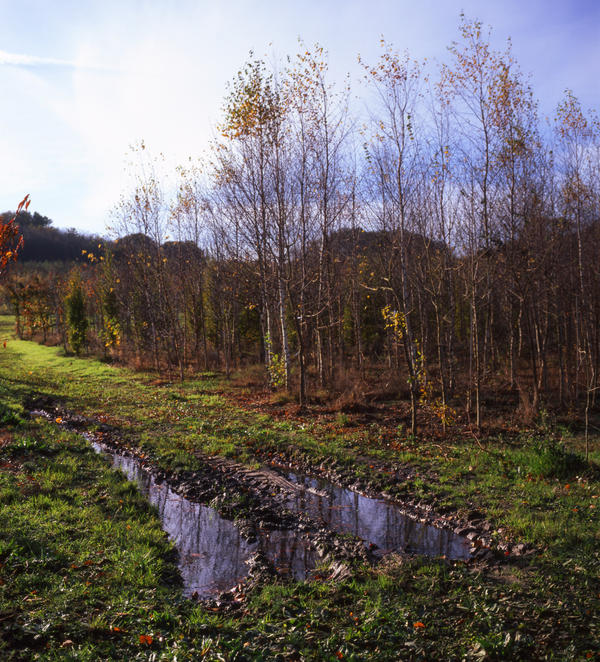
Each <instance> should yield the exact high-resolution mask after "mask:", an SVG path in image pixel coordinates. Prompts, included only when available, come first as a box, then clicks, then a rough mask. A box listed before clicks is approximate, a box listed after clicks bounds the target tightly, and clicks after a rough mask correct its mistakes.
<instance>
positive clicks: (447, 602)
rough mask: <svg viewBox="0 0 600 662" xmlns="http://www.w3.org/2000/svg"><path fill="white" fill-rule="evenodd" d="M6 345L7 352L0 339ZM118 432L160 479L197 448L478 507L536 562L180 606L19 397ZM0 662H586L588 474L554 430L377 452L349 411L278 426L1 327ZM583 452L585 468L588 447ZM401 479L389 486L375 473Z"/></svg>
mask: <svg viewBox="0 0 600 662" xmlns="http://www.w3.org/2000/svg"><path fill="white" fill-rule="evenodd" d="M4 340H6V342H7V344H6V347H3V345H2V343H3V341H4ZM37 396H50V397H53V398H57V399H58V400H59V401H60V402H62V403H63V404H64V406H65V407H67V408H68V409H70V410H72V411H75V412H78V413H81V414H85V415H88V416H93V417H95V418H97V419H99V420H102V421H106V422H110V423H112V424H114V425H117V426H118V427H119V428H120V429H121V431H122V433H123V435H124V437H125V439H128V440H130V441H131V442H132V443H134V444H136V445H138V446H139V445H141V446H142V447H144V448H145V449H147V450H148V452H149V453H151V454H152V456H153V457H154V458H156V462H157V464H160V465H162V466H164V467H165V468H168V469H178V468H181V469H183V468H185V469H193V468H194V467H195V466H196V463H197V462H198V460H197V459H196V458H195V456H194V451H202V452H204V453H209V454H221V455H225V456H227V457H232V458H235V459H237V460H238V461H241V462H244V463H246V464H250V465H252V464H256V463H258V462H259V461H260V458H261V457H264V456H265V455H268V454H269V453H271V454H273V455H276V454H278V453H284V454H285V455H286V456H287V457H298V458H303V459H308V460H309V461H310V462H312V463H314V464H319V463H320V462H322V461H327V462H328V463H332V462H334V463H335V466H337V467H338V468H339V470H340V473H341V474H342V475H345V476H346V477H347V478H348V480H350V479H352V480H354V479H358V480H360V481H363V482H365V483H369V484H371V485H372V486H373V487H377V488H378V489H385V490H387V491H389V492H391V493H393V494H395V495H397V496H406V497H407V498H408V497H410V498H413V499H414V498H417V499H420V500H421V501H423V502H426V503H430V504H433V505H434V506H435V507H436V508H440V509H441V508H443V509H446V510H456V511H457V512H458V513H465V512H468V511H472V510H478V511H480V512H481V513H483V515H484V516H485V517H486V518H487V519H488V520H489V521H490V522H491V523H492V524H493V528H494V536H495V538H496V539H497V541H498V542H501V541H504V540H510V541H514V542H525V543H527V544H529V545H531V546H534V547H535V548H536V550H537V553H536V554H535V555H533V556H530V557H526V558H515V559H508V560H507V562H505V563H502V564H499V565H495V566H491V565H490V566H481V565H480V566H475V565H468V564H464V563H459V562H457V563H448V562H445V561H443V560H435V559H424V558H413V559H407V558H404V559H402V558H399V557H389V558H388V559H387V560H385V561H384V562H382V563H381V564H380V565H378V566H376V567H370V566H361V567H358V568H357V569H356V571H355V573H354V575H353V576H352V577H351V578H349V579H346V580H344V581H341V582H340V581H337V582H328V581H327V580H321V581H313V582H301V583H293V582H285V581H283V580H274V581H272V582H270V583H267V584H263V585H260V586H257V587H255V588H254V589H252V590H251V591H250V592H249V593H248V596H247V601H246V602H245V603H243V604H242V605H241V606H240V607H239V608H238V609H237V610H235V611H228V610H224V609H218V608H216V607H214V606H212V605H203V604H201V603H200V604H197V603H195V602H193V601H190V600H186V599H184V598H182V597H181V590H180V587H179V583H178V582H179V580H178V576H177V571H176V559H175V555H174V550H173V549H172V547H171V545H170V543H169V542H168V540H167V539H166V536H165V535H164V534H163V533H162V532H161V530H160V524H159V521H158V518H157V516H156V513H155V512H154V511H153V510H152V509H151V508H150V507H148V506H147V505H146V504H145V502H144V500H143V499H142V498H141V497H140V496H139V495H138V493H137V491H136V489H135V488H134V487H133V486H132V485H131V484H128V483H127V482H126V481H125V480H124V478H123V477H122V476H121V475H120V474H118V473H115V472H113V471H112V470H110V469H109V468H108V465H107V464H106V462H105V461H104V460H103V459H102V458H101V457H99V456H97V455H95V454H94V453H93V451H92V450H91V449H90V448H88V446H87V444H86V442H85V441H84V440H83V439H82V438H80V437H78V436H77V435H75V434H72V433H69V432H67V431H65V430H64V429H61V428H59V427H57V426H56V425H53V424H52V423H48V422H46V421H43V420H37V419H36V420H31V419H28V418H27V417H26V416H25V415H24V411H23V403H24V402H25V401H26V400H27V399H28V398H31V397H37ZM0 403H1V405H0V532H1V535H0V658H2V659H77V660H80V659H81V660H102V659H119V660H133V659H156V660H163V659H164V660H174V659H178V660H183V659H207V660H213V659H214V660H236V659H238V660H244V659H250V660H252V659H264V660H274V659H281V660H288V659H314V660H338V659H345V660H388V659H389V660H396V659H401V660H455V659H456V660H462V659H467V660H486V659H490V660H494V659H498V660H532V659H533V660H544V659H547V660H571V659H572V660H586V659H598V658H599V657H600V653H599V650H600V623H599V607H600V579H599V575H600V516H599V514H598V509H599V508H600V503H599V501H600V498H599V497H600V474H599V472H598V470H597V469H596V468H595V466H594V464H593V463H592V464H589V463H586V462H585V461H584V459H583V457H582V455H581V453H580V451H581V441H580V440H579V439H577V438H571V437H569V436H568V435H567V433H566V432H565V431H562V432H561V433H560V434H558V433H557V432H556V431H553V430H546V429H542V430H538V431H528V432H527V433H525V432H524V433H523V434H522V435H521V437H520V438H519V439H517V440H515V439H512V440H510V442H509V441H503V440H502V439H496V440H488V441H487V442H486V443H485V444H483V445H482V444H480V443H477V442H476V441H474V440H469V439H464V440H460V441H459V442H457V441H453V442H452V443H448V444H444V443H443V442H442V443H440V441H439V440H435V442H434V441H428V440H418V441H414V440H411V439H409V438H406V437H405V436H403V434H404V433H403V432H402V431H398V432H397V433H396V435H397V438H394V439H391V438H390V435H389V431H383V430H381V429H379V428H378V427H377V426H370V427H368V428H367V427H364V426H356V425H352V421H351V420H347V418H346V417H338V418H337V419H333V420H331V421H317V420H315V421H313V422H308V423H306V422H303V423H299V422H297V421H294V420H278V421H274V420H272V419H271V417H270V416H268V415H266V414H264V413H260V412H258V411H248V410H247V409H244V408H241V407H239V406H237V405H236V402H235V389H234V388H233V387H231V386H229V385H228V384H227V383H225V382H224V381H223V380H222V379H221V378H219V377H218V376H215V375H200V376H198V378H197V379H195V380H190V381H188V382H186V383H185V384H183V385H182V384H164V383H162V382H158V380H156V379H155V376H152V375H148V374H142V373H134V372H132V371H129V370H127V369H124V368H119V367H114V366H111V365H108V364H106V363H102V362H99V361H97V360H95V359H77V358H74V357H65V356H64V354H63V352H62V350H61V349H60V348H49V347H44V346H40V345H37V344H34V343H29V342H23V341H17V340H15V339H14V338H13V336H12V326H11V320H10V318H2V319H1V321H0ZM591 448H592V452H591V459H592V461H593V462H596V463H597V462H598V461H600V444H599V443H598V440H597V439H592V445H591ZM404 463H408V464H409V465H410V467H412V469H413V471H412V472H408V473H407V474H406V475H407V477H406V479H405V480H402V481H401V482H398V481H392V480H391V479H390V477H389V475H390V474H389V473H386V468H387V467H388V466H391V465H402V464H404Z"/></svg>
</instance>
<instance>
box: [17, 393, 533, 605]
mask: <svg viewBox="0 0 600 662" xmlns="http://www.w3.org/2000/svg"><path fill="white" fill-rule="evenodd" d="M29 405H30V406H29V409H30V411H31V413H32V414H33V415H35V414H37V415H43V416H45V417H47V418H49V419H50V420H56V419H57V418H59V419H60V421H61V423H60V424H61V425H63V426H66V427H68V428H69V429H72V430H76V431H79V432H81V433H84V434H85V435H86V437H87V438H88V439H89V440H90V441H91V442H92V443H93V444H95V446H96V449H97V450H101V451H102V452H104V453H107V454H108V455H109V456H110V458H111V462H112V463H113V465H114V466H116V467H119V468H120V469H121V470H123V471H124V473H125V474H126V475H127V477H128V478H129V479H130V480H133V481H134V482H136V483H137V484H138V486H139V487H140V489H141V491H142V492H143V493H144V494H145V495H146V496H147V497H148V499H149V501H150V502H151V503H152V504H153V505H155V506H156V507H157V509H158V512H159V515H160V516H161V519H162V521H163V528H164V529H165V531H166V532H167V533H168V534H169V535H170V537H171V538H172V539H173V541H174V542H175V545H176V546H177V548H178V549H179V555H180V571H181V575H182V578H183V581H184V586H185V589H184V590H185V592H186V594H187V595H195V596H198V597H209V596H214V595H215V594H219V595H220V598H219V599H224V595H225V594H224V593H223V592H224V591H230V593H229V594H228V595H229V596H230V597H229V598H227V599H235V595H239V593H241V592H243V590H244V589H243V588H240V583H243V586H245V587H246V588H247V587H248V586H251V585H252V584H253V583H255V582H260V581H262V580H263V579H265V578H266V577H268V576H274V575H276V574H279V575H282V576H284V577H288V578H291V579H296V580H304V579H311V578H312V577H314V576H315V575H318V576H319V577H329V578H332V577H343V576H348V575H349V574H351V572H352V566H353V565H354V564H355V563H363V562H376V561H377V560H378V559H380V558H381V557H382V556H384V555H385V554H387V553H388V552H390V551H394V552H398V553H402V554H425V555H428V556H433V557H443V558H446V559H455V560H461V561H464V562H467V563H472V562H484V563H487V562H493V561H494V560H506V557H507V556H509V555H510V554H511V553H515V554H520V553H525V552H526V551H527V550H520V549H516V547H517V546H515V548H514V549H513V548H511V546H510V545H506V546H504V547H501V546H494V545H493V541H492V538H491V535H490V528H491V527H490V526H489V524H488V523H487V522H486V521H485V519H483V516H482V515H481V514H480V513H471V514H470V517H469V518H468V519H462V520H459V519H457V518H456V517H452V515H439V514H437V513H435V511H434V510H433V508H432V507H431V506H430V505H428V504H418V503H416V504H415V503H398V502H393V501H391V500H389V499H385V498H383V497H382V495H381V494H369V493H368V489H367V490H360V489H357V486H356V485H354V486H351V487H352V489H351V488H350V487H348V486H346V487H344V486H342V485H339V484H335V483H333V482H332V481H331V480H328V479H327V477H324V476H323V475H320V476H319V475H310V474H307V473H304V472H303V471H302V469H303V468H304V467H298V466H294V465H290V463H281V462H272V464H271V466H269V467H266V466H265V467H262V468H260V469H258V470H253V469H249V468H248V467H245V466H243V465H240V464H238V463H236V462H233V461H231V460H228V459H225V458H222V457H212V456H204V455H201V454H198V455H197V459H198V468H197V469H196V470H195V471H177V470H175V471H170V470H166V469H164V468H161V467H160V458H158V457H151V456H149V455H148V454H147V452H144V451H142V450H141V449H136V448H131V447H129V446H126V445H125V444H124V443H123V440H122V437H121V435H120V434H119V431H118V430H117V429H116V428H113V427H111V426H108V425H104V424H98V422H97V421H93V420H91V419H86V418H84V417H81V416H77V415H74V414H72V413H70V412H67V411H66V410H64V409H63V408H61V407H59V406H57V405H56V404H54V403H51V402H48V401H47V400H44V401H41V400H40V399H37V400H33V401H30V403H29ZM91 429H93V430H94V431H93V432H90V430H91ZM315 473H317V472H315ZM236 586H238V588H237V589H234V591H233V592H231V589H232V588H234V587H236ZM231 596H234V597H233V598H232V597H231Z"/></svg>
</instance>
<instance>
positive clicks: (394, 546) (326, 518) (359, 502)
mask: <svg viewBox="0 0 600 662" xmlns="http://www.w3.org/2000/svg"><path fill="white" fill-rule="evenodd" d="M287 478H288V479H289V480H290V481H292V482H293V483H296V484H298V485H302V486H303V487H304V488H305V489H303V490H301V491H299V493H298V495H297V496H295V497H293V498H291V499H290V500H289V501H288V503H287V506H288V508H290V509H291V510H294V511H296V512H298V511H300V512H305V513H306V514H307V515H309V516H310V517H312V518H314V519H317V520H323V522H325V524H326V525H327V526H328V527H329V528H330V529H332V530H334V531H336V532H338V533H348V534H351V535H353V536H357V537H358V538H360V539H361V540H363V541H364V542H365V543H366V544H374V545H377V547H378V548H379V549H380V550H381V552H382V553H384V552H390V551H399V552H402V551H407V552H412V553H416V554H424V555H426V556H445V557H446V558H449V559H468V558H469V557H470V553H469V549H470V548H471V543H470V541H469V540H466V539H465V538H462V537H460V536H457V535H456V534H455V533H453V532H452V531H449V530H446V529H439V528H437V527H434V526H431V525H428V524H422V523H421V522H417V521H415V520H413V519H411V518H410V517H408V516H406V515H403V514H402V513H401V511H400V509H399V508H398V506H396V505H395V504H393V503H390V502H387V501H383V500H381V499H372V498H369V497H366V496H363V495H361V494H358V493H357V492H353V491H351V490H347V489H343V488H341V487H337V486H335V485H333V484H331V483H330V482H328V481H324V480H321V479H317V478H312V477H310V476H305V475H301V474H295V473H288V474H287Z"/></svg>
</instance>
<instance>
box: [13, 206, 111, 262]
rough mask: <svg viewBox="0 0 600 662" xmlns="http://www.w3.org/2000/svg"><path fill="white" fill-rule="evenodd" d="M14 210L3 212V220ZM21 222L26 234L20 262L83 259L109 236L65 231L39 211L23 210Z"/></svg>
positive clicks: (19, 220) (19, 218)
mask: <svg viewBox="0 0 600 662" xmlns="http://www.w3.org/2000/svg"><path fill="white" fill-rule="evenodd" d="M12 216H13V212H4V213H3V214H0V221H2V222H3V223H6V222H7V221H9V220H10V219H11V218H12ZM17 223H18V225H19V228H20V230H21V232H22V234H23V241H24V245H23V249H22V250H21V251H20V253H19V262H21V263H23V262H81V261H82V260H84V259H85V256H84V254H83V251H95V252H97V251H98V244H99V243H102V244H104V243H105V239H103V238H100V237H98V236H90V235H84V234H81V233H79V232H77V230H75V229H70V230H61V229H59V228H55V227H52V221H51V220H50V219H49V218H48V217H47V216H42V215H41V214H38V212H34V213H33V214H30V213H29V212H21V213H20V214H18V215H17Z"/></svg>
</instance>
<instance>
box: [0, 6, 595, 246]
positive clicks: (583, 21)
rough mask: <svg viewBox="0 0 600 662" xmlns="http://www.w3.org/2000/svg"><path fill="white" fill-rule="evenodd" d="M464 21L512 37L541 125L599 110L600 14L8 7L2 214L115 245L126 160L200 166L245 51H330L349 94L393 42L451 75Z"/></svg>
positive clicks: (2, 57)
mask: <svg viewBox="0 0 600 662" xmlns="http://www.w3.org/2000/svg"><path fill="white" fill-rule="evenodd" d="M461 12H464V14H465V15H466V16H467V17H468V18H473V19H478V20H481V21H482V22H483V23H484V24H486V25H489V26H491V27H492V28H493V33H492V34H493V37H492V41H493V45H494V46H495V47H496V48H499V49H501V48H503V47H504V45H505V44H506V40H507V38H508V37H510V38H511V40H512V46H513V53H514V55H515V56H516V59H517V61H518V62H519V64H520V67H521V70H522V71H523V72H524V73H525V74H528V75H530V81H531V84H532V86H533V89H534V93H535V95H536V96H537V98H538V99H539V102H540V114H541V115H542V116H544V117H545V116H551V115H552V114H553V112H554V109H555V107H556V104H557V103H558V101H559V100H560V99H561V97H562V96H563V93H564V90H565V89H566V88H570V89H572V90H573V92H574V93H575V95H576V96H577V97H578V98H579V100H580V101H581V103H582V106H583V107H584V109H586V110H587V109H592V108H593V109H598V110H600V0H418V1H415V0H170V1H169V0H143V1H142V0H53V1H52V2H48V0H19V1H18V2H15V0H0V90H2V103H0V212H1V211H5V210H9V209H14V208H15V207H16V206H17V204H18V202H19V201H20V200H21V199H22V198H23V197H24V195H25V194H26V193H29V194H30V196H31V199H32V203H31V207H30V211H38V212H39V213H41V214H43V215H44V216H48V217H50V218H51V219H52V220H53V222H54V225H55V226H57V227H63V228H71V227H74V228H77V229H78V230H81V231H83V232H86V233H94V234H106V232H107V229H106V228H107V223H109V221H110V210H111V209H112V208H113V207H114V206H115V204H116V203H117V202H118V200H119V197H120V195H121V194H122V193H125V192H126V191H127V188H128V186H129V185H130V184H129V182H130V180H129V178H128V175H127V173H128V165H127V164H128V163H129V161H130V157H129V156H128V152H129V148H130V146H131V145H133V144H135V143H137V142H139V141H140V140H143V141H144V143H145V144H146V145H147V147H148V149H149V150H150V151H151V152H152V153H154V154H158V153H161V152H162V153H163V154H164V155H165V157H166V159H167V162H168V163H169V164H171V165H174V164H177V163H184V162H185V161H186V160H187V159H188V157H190V156H191V157H193V158H195V157H198V156H200V155H201V154H202V152H203V151H204V150H206V148H207V146H208V143H209V141H210V139H211V137H212V135H213V132H214V126H215V124H216V123H217V122H218V121H219V118H220V109H221V107H222V103H223V99H224V96H225V95H226V92H227V87H226V86H227V82H228V81H230V80H231V79H232V78H233V77H234V75H235V73H236V72H237V71H238V70H239V69H240V68H241V67H242V65H243V64H244V62H245V61H246V60H247V59H248V54H249V51H251V50H252V51H254V53H255V55H257V56H266V57H267V58H269V59H273V58H275V59H277V58H283V57H284V56H286V55H293V54H294V53H296V52H297V51H298V38H301V39H302V40H303V41H304V42H305V43H307V44H313V43H316V42H318V43H319V44H321V45H322V46H324V47H325V48H326V49H327V50H328V51H329V61H330V72H331V76H332V79H333V80H336V81H339V82H341V81H342V79H343V76H344V74H345V73H346V72H349V73H350V74H351V76H353V77H358V75H359V67H358V65H357V55H358V54H359V53H360V55H361V56H362V57H363V58H364V59H365V60H367V61H374V60H375V59H376V58H377V56H378V52H379V50H380V49H379V41H380V39H381V37H382V36H383V37H385V39H386V41H388V42H391V43H392V44H393V45H394V46H395V48H396V49H397V50H399V51H404V50H408V52H409V53H410V55H411V56H412V57H414V58H416V59H423V58H428V59H429V60H430V61H433V62H435V61H438V62H442V61H447V60H448V58H447V47H448V45H449V44H450V43H451V42H452V41H453V40H457V39H458V37H459V32H458V27H459V22H460V14H461Z"/></svg>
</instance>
